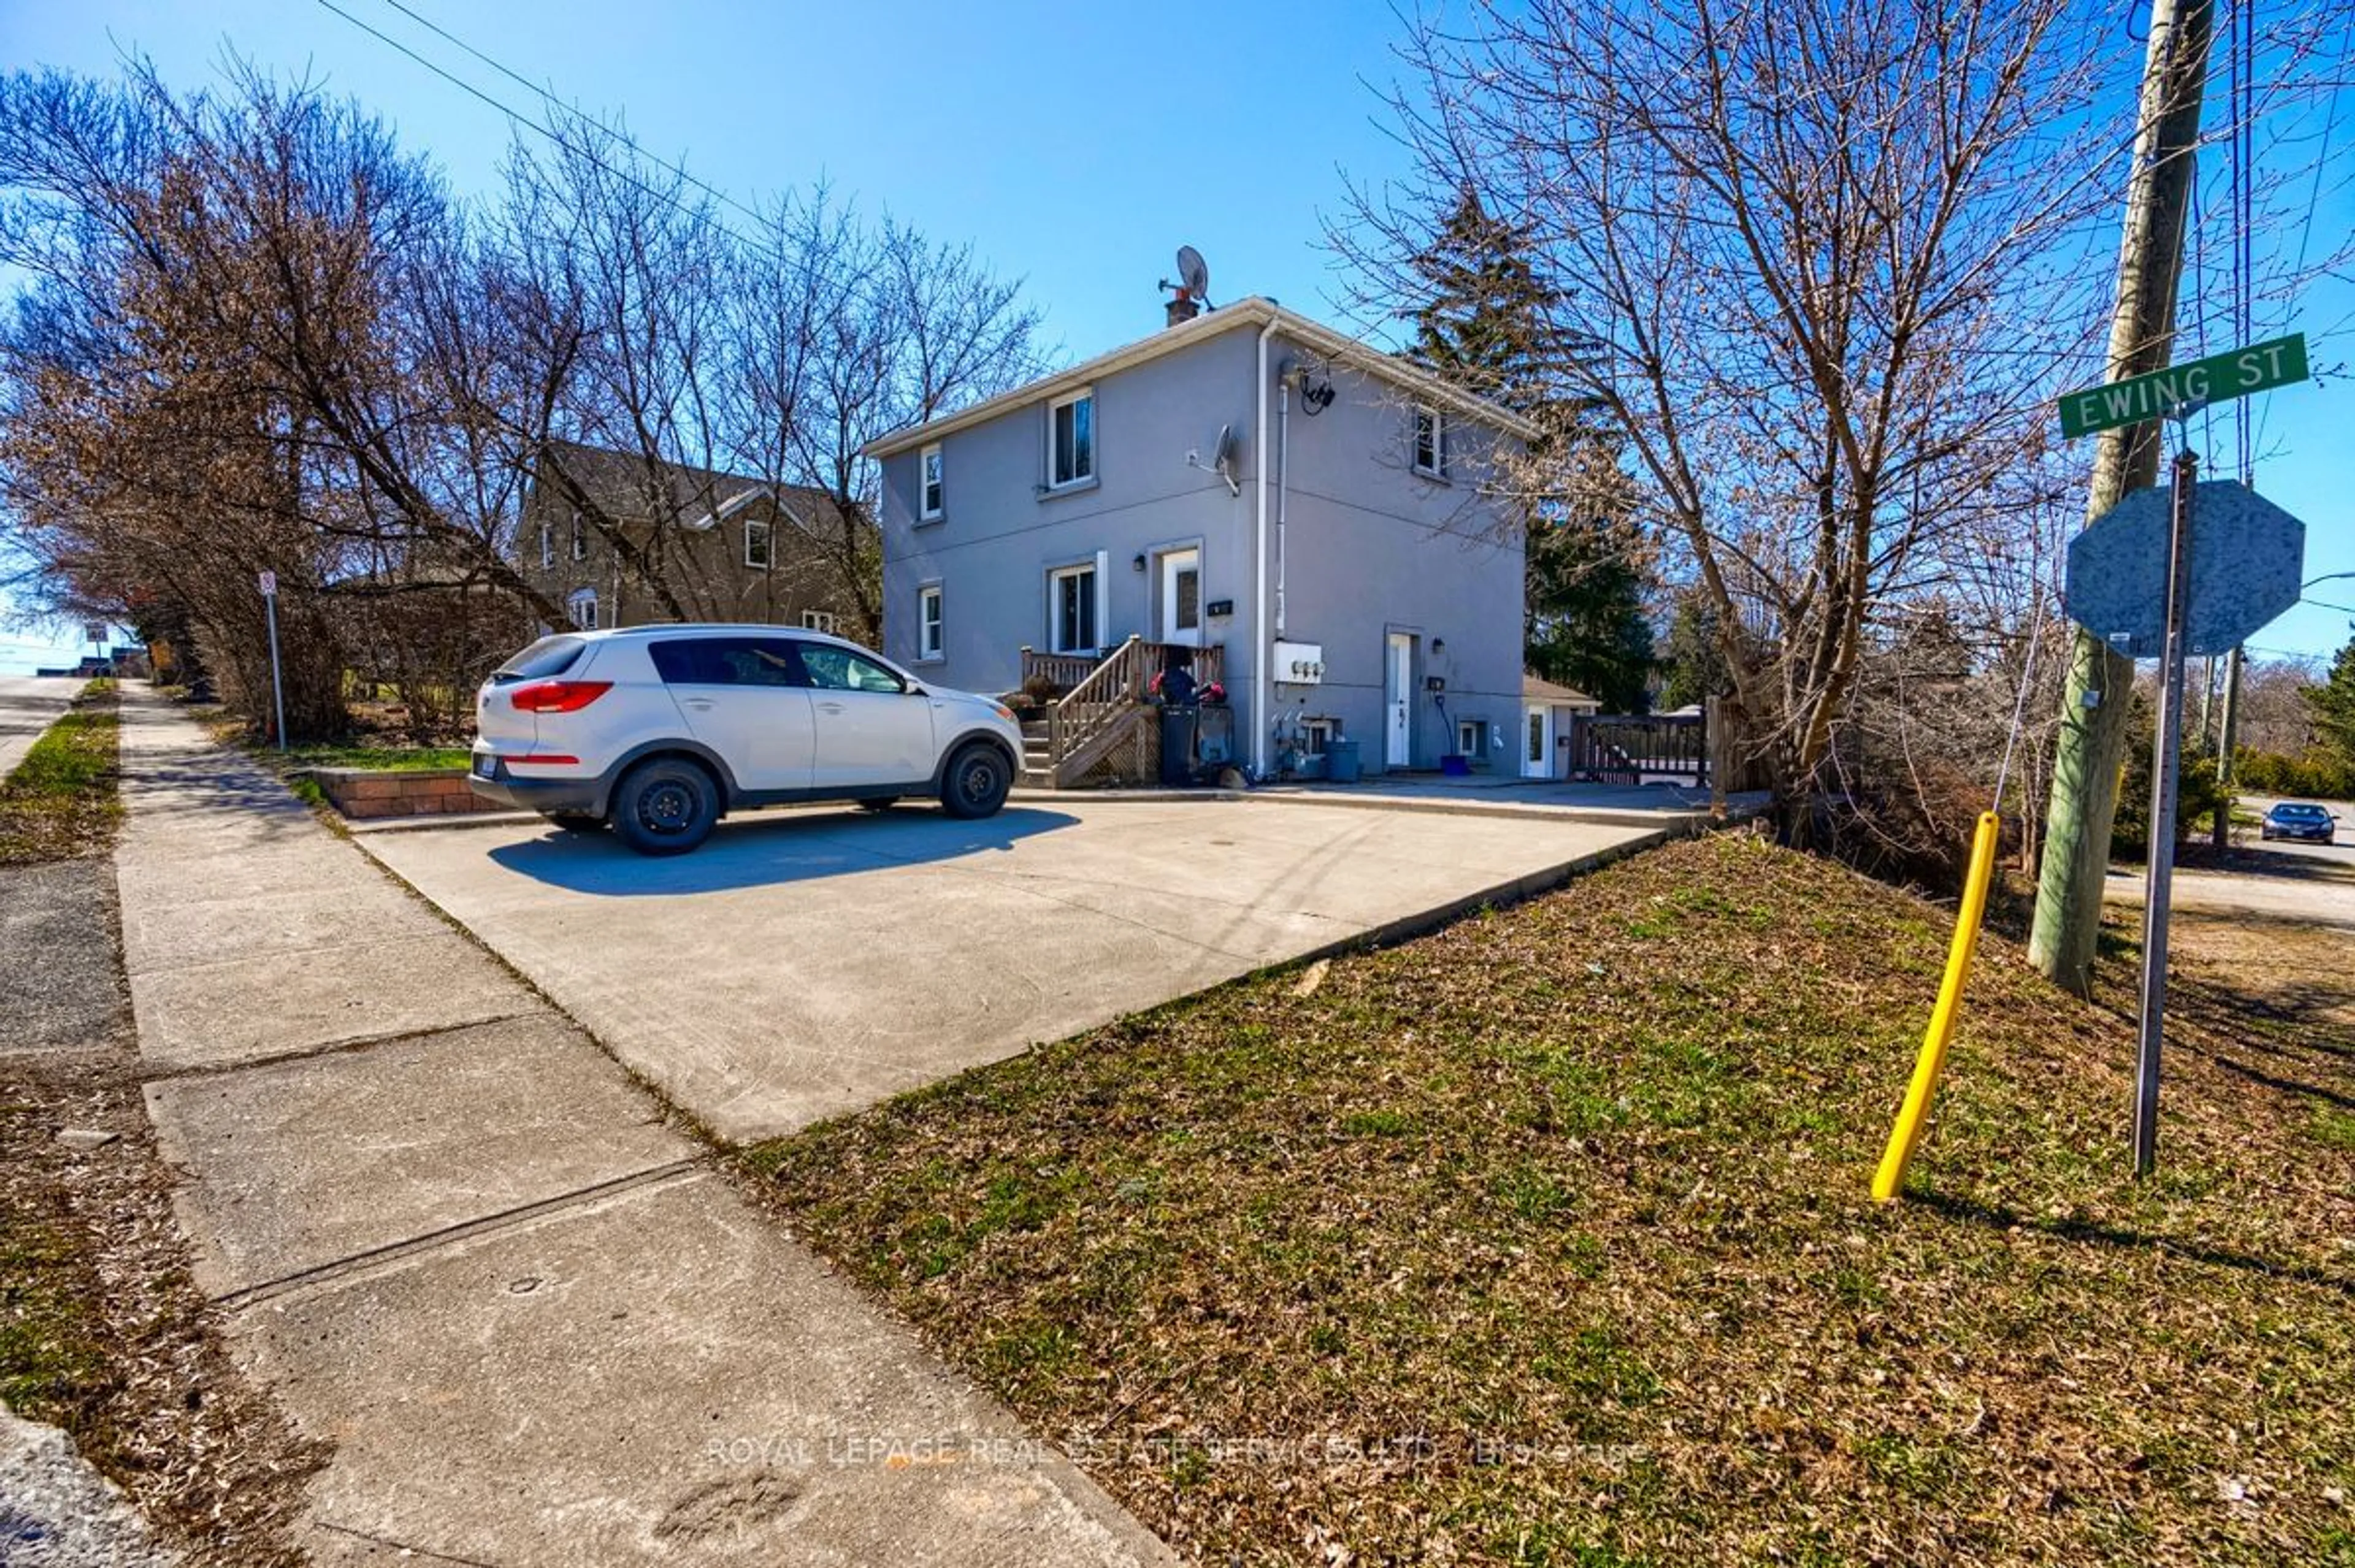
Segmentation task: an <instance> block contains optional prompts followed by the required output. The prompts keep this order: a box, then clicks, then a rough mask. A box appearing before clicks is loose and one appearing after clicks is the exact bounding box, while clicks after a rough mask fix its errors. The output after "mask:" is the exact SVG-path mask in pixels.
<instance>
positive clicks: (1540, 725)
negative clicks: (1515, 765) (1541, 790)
mask: <svg viewBox="0 0 2355 1568" xmlns="http://www.w3.org/2000/svg"><path fill="white" fill-rule="evenodd" d="M1524 727H1525V729H1526V730H1527V731H1528V732H1527V733H1526V734H1525V735H1524V736H1523V737H1522V740H1521V777H1523V778H1525V779H1543V778H1551V777H1552V776H1553V709H1550V708H1532V709H1529V718H1528V720H1527V721H1526V723H1525V726H1524Z"/></svg>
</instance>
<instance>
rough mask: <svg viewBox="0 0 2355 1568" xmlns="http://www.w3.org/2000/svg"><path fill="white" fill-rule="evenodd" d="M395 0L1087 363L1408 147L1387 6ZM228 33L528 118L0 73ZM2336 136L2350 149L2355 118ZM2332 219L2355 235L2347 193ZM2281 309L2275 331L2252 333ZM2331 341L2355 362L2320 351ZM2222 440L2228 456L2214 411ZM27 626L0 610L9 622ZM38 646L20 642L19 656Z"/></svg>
mask: <svg viewBox="0 0 2355 1568" xmlns="http://www.w3.org/2000/svg"><path fill="white" fill-rule="evenodd" d="M404 3H406V4H407V5H409V6H410V9H412V10H414V11H416V12H418V13H419V14H421V15H422V16H426V17H429V18H431V19H432V21H434V22H436V23H438V24H439V25H441V26H442V27H445V28H447V29H448V30H449V31H451V32H452V33H454V34H456V35H458V36H459V37H462V38H464V40H465V41H466V42H467V43H469V44H471V45H473V46H474V48H477V49H479V50H481V51H482V52H483V53H484V54H486V55H489V56H491V57H492V58H494V59H497V60H499V61H501V62H502V63H504V64H506V65H507V66H510V67H512V68H513V69H516V70H517V71H518V72H520V73H521V74H523V75H524V76H526V77H527V78H529V79H531V80H535V81H537V82H539V83H541V84H542V85H545V86H547V87H549V89H550V90H552V91H554V92H556V93H557V94H558V96H559V97H561V98H563V99H566V100H568V101H572V102H575V103H578V104H580V105H581V106H582V107H584V108H587V109H591V110H594V111H599V112H614V111H619V112H623V113H625V114H626V116H627V120H628V124H629V128H630V131H631V133H632V134H633V135H634V137H635V138H636V139H637V140H638V141H639V142H640V143H641V144H643V145H645V147H646V148H647V149H648V150H649V151H650V152H653V153H655V154H656V155H660V156H663V157H666V158H669V159H672V160H674V161H680V162H684V163H685V164H686V165H687V166H688V168H689V169H690V170H691V171H692V172H694V173H695V174H696V175H697V176H698V177H700V178H701V179H703V180H705V181H707V182H708V183H709V184H711V185H713V186H716V187H719V188H720V189H721V190H724V191H726V192H728V193H729V194H730V195H731V196H734V197H738V198H740V199H747V200H749V199H750V198H751V197H754V196H757V195H764V194H768V193H772V192H775V191H779V190H782V189H784V188H787V187H797V188H804V189H806V188H807V187H810V186H811V185H812V184H814V183H815V182H816V181H818V180H820V179H824V180H827V181H830V182H831V183H832V185H833V186H834V187H835V190H836V192H837V195H839V196H843V197H854V198H856V199H857V200H858V202H859V203H860V204H861V205H862V206H863V207H865V208H868V209H870V210H880V209H883V208H889V209H890V211H891V212H893V213H894V214H896V215H897V216H899V217H900V218H901V219H906V220H907V221H909V222H911V223H912V224H914V225H915V226H916V227H918V228H919V229H922V230H923V231H924V232H926V233H928V234H931V235H932V236H934V237H936V238H939V239H943V240H972V241H973V242H974V244H975V248H976V250H977V251H979V253H980V254H981V255H982V256H983V257H984V258H986V260H988V261H990V262H991V263H992V264H994V265H995V266H996V267H997V268H998V269H999V270H1000V271H1002V272H1006V273H1008V274H1011V275H1015V276H1018V277H1021V278H1022V279H1024V280H1025V281H1026V283H1027V285H1028V290H1029V292H1030V294H1031V296H1032V298H1034V299H1035V300H1037V301H1038V302H1039V303H1040V304H1043V305H1044V306H1045V307H1046V309H1047V312H1048V322H1049V328H1050V339H1052V340H1054V341H1058V342H1060V344H1061V345H1062V346H1063V347H1064V348H1065V349H1066V350H1067V351H1068V352H1069V353H1071V354H1072V355H1074V356H1085V355H1090V354H1093V353H1096V352H1098V351H1100V350H1102V349H1103V348H1107V347H1112V346H1114V345H1115V344H1118V343H1121V342H1124V341H1127V340H1128V339H1130V338H1133V337H1135V336H1142V335H1143V334H1144V333H1146V332H1147V331H1149V330H1152V329H1153V328H1154V327H1156V326H1157V325H1159V323H1160V307H1159V299H1160V296H1159V294H1158V293H1157V292H1156V288H1155V284H1156V281H1157V280H1159V279H1161V278H1164V277H1168V276H1171V275H1173V262H1172V256H1173V254H1174V252H1175V251H1176V250H1177V246H1178V245H1180V244H1183V243H1190V244H1193V245H1195V246H1197V247H1199V249H1200V250H1201V251H1202V252H1203V253H1204V254H1205V255H1206V256H1207V257H1208V258H1209V263H1210V272H1211V283H1212V290H1211V293H1212V297H1213V299H1217V300H1224V299H1227V298H1231V297H1235V296H1240V295H1242V294H1249V293H1263V294H1273V295H1275V296H1277V297H1279V298H1281V299H1282V300H1284V303H1285V304H1290V305H1292V306H1294V307H1295V308H1299V309H1304V310H1306V311H1308V312H1309V313H1310V314H1314V315H1325V316H1327V317H1334V316H1337V315H1339V312H1338V310H1337V307H1336V306H1335V304H1334V301H1335V300H1336V299H1337V296H1338V295H1339V294H1340V293H1341V292H1342V291H1341V290H1340V289H1339V288H1338V287H1337V278H1336V275H1335V274H1334V273H1333V272H1332V271H1331V261H1330V258H1329V257H1328V256H1327V255H1326V254H1325V252H1324V251H1322V250H1321V249H1320V248H1319V244H1318V241H1319V240H1320V237H1321V235H1322V232H1323V228H1322V226H1323V222H1324V220H1325V219H1328V218H1330V217H1333V216H1335V215H1337V213H1338V212H1339V211H1340V210H1341V209H1342V208H1344V207H1345V205H1346V202H1347V187H1346V185H1345V178H1347V177H1356V178H1359V179H1368V178H1372V179H1379V178H1380V177H1381V176H1384V175H1386V174H1389V173H1391V172H1392V171H1394V170H1396V169H1398V168H1399V167H1400V166H1401V163H1402V157H1401V154H1400V152H1399V150H1398V148H1397V147H1396V146H1395V144H1393V143H1392V142H1391V139H1390V136H1389V134H1388V133H1387V131H1386V129H1385V123H1386V121H1385V118H1384V111H1383V107H1382V104H1381V102H1380V99H1379V97H1378V94H1377V91H1376V89H1377V88H1379V87H1382V86H1386V85H1388V84H1389V83H1390V82H1391V80H1392V78H1393V76H1394V75H1395V72H1396V66H1395V61H1394V60H1393V59H1392V57H1391V53H1390V45H1391V40H1392V39H1393V38H1394V37H1397V35H1398V32H1399V25H1398V23H1397V20H1396V18H1395V16H1393V14H1392V11H1391V6H1390V5H1389V3H1388V0H1325V3H1324V4H1320V5H1275V4H1266V3H1262V4H1257V5H1245V4H1238V3H1233V0H1196V3H1194V4H1190V5H1172V6H1150V7H1149V6H1145V5H1128V4H1121V5H1046V4H1012V3H1004V0H998V3H982V4H975V3H972V0H967V3H964V4H935V3H932V0H902V3H900V4H897V5H888V6H885V5H816V4H811V3H808V0H786V3H783V4H771V5H743V4H737V5H727V4H718V3H714V0H674V3H672V4H667V5H646V4H645V3H644V0H638V3H635V4H621V3H616V0H572V3H568V4H562V5H557V4H550V3H548V0H508V3H506V4H502V5H466V6H461V5H456V4H453V0H404ZM336 5H340V6H341V7H342V8H343V9H345V10H346V11H348V12H350V13H351V14H352V15H353V16H357V17H358V18H360V19H361V20H363V21H365V22H367V23H368V24H369V25H370V26H372V27H378V29H380V30H381V31H383V32H385V33H387V34H389V35H391V36H392V37H396V38H398V39H400V40H401V41H402V42H404V43H406V44H409V45H410V47H411V48H416V49H417V50H418V51H419V52H420V53H422V54H425V55H427V56H428V57H429V58H431V59H434V60H436V61H437V62H438V63H441V64H442V65H443V66H444V67H445V68H446V69H450V70H452V71H453V73H455V74H457V75H460V76H462V77H464V78H466V79H468V80H472V81H474V82H475V83H476V84H478V85H479V86H481V87H482V88H483V89H484V90H485V91H487V92H489V93H490V94H491V96H493V97H495V98H498V99H502V100H504V101H507V102H508V103H510V104H513V105H515V106H517V107H518V108H522V107H527V106H529V103H530V100H529V99H528V96H527V94H526V93H525V91H524V90H523V89H522V88H521V87H518V86H517V85H516V84H515V83H514V82H512V81H508V80H503V79H501V78H499V77H498V76H496V74H495V73H494V72H493V71H491V70H490V69H488V68H486V67H485V66H483V65H481V64H479V63H478V62H476V61H474V60H471V59H467V58H465V57H464V55H463V54H461V53H460V52H459V51H458V50H457V49H455V48H453V47H452V46H451V45H449V44H447V43H445V42H443V41H442V40H441V39H438V38H435V37H432V35H431V34H429V33H427V32H425V31H424V29H422V28H421V27H418V26H417V24H415V23H414V22H412V21H410V20H409V19H408V18H407V17H404V16H401V15H400V13H399V12H398V11H397V10H395V9H393V8H392V7H390V6H389V5H387V4H385V0H336ZM2114 36H2115V35H2114ZM225 44H226V45H233V46H234V47H235V48H237V49H238V50H240V52H242V53H244V54H246V55H248V56H250V57H251V58H252V59H255V60H257V61H258V62H259V63H261V64H262V65H263V66H265V67H268V68H270V69H272V70H275V71H278V72H281V73H283V74H290V75H291V74H299V73H302V72H304V70H306V69H307V70H308V71H309V72H310V73H311V74H312V75H314V76H315V77H317V78H320V79H322V80H325V82H326V83H327V84H328V85H329V86H331V87H332V88H335V89H337V90H339V91H344V92H346V93H348V94H350V95H352V96H354V97H357V98H358V99H359V100H361V101H363V102H365V103H366V104H368V106H369V107H370V108H371V109H373V110H375V111H376V112H378V113H380V114H382V115H383V116H385V118H387V119H388V120H389V121H390V122H392V123H394V124H395V125H396V126H397V127H398V129H399V130H400V133H401V137H402V140H403V141H404V142H405V143H407V144H410V145H412V146H416V147H420V148H422V149H424V150H426V151H428V152H430V153H431V154H432V155H433V156H434V157H435V158H436V159H437V160H439V161H440V162H441V163H442V165H443V166H444V167H445V168H446V169H447V170H448V172H449V175H450V178H451V181H452V183H453V186H454V187H456V188H457V189H458V190H459V191H461V192H467V191H474V190H479V189H482V188H485V187H487V186H488V185H489V184H490V183H491V182H492V181H493V180H494V179H495V178H496V165H497V163H498V159H499V156H500V155H501V152H502V151H503V149H504V148H505V146H506V144H507V141H508V139H509V134H510V132H509V126H508V123H507V122H506V119H505V118H504V116H502V115H501V114H500V113H499V112H498V111H496V110H495V109H493V108H491V107H489V106H487V105H485V104H484V103H482V102H481V101H478V100H476V99H474V98H473V97H470V96H469V95H468V94H467V93H466V92H464V91H463V90H461V89H460V88H457V87H454V86H453V85H451V84H450V83H448V82H446V81H443V80H440V79H439V78H437V77H435V76H433V75H432V73H431V72H429V71H428V70H427V69H424V68H423V67H421V66H420V65H418V64H416V63H414V62H413V61H411V60H409V59H404V58H403V57H402V56H400V54H399V53H397V52H395V51H394V50H393V49H392V48H389V47H388V46H387V45H386V44H384V43H382V42H380V41H378V39H376V38H373V37H368V35H367V34H366V33H364V32H362V31H361V30H360V29H359V28H357V27H354V26H353V25H352V24H351V23H350V22H347V21H346V20H344V19H343V18H342V17H340V16H336V15H335V14H334V13H333V12H331V11H330V10H328V9H326V8H325V6H323V5H320V4H317V3H316V0H201V3H196V0H0V62H7V63H8V64H9V65H11V66H14V65H21V64H26V63H39V64H44V65H55V66H60V67H64V68H67V69H76V70H80V71H85V72H89V73H92V74H111V73H112V72H113V71H114V70H115V69H116V68H117V62H118V59H119V55H120V52H121V51H122V50H123V49H125V48H135V49H137V50H139V51H141V52H144V53H145V54H147V55H149V56H151V57H152V58H153V59H155V61H156V63H157V65H158V66H159V67H160V68H161V69H162V70H163V72H164V74H165V77H166V78H167V80H174V81H176V82H180V83H186V84H196V83H199V82H201V81H203V80H206V78H207V77H208V73H209V72H210V71H211V70H212V69H213V68H214V66H215V65H216V63H217V62H218V59H219V58H220V55H221V51H222V49H223V47H224V45H225ZM2343 139H2344V140H2347V141H2350V142H2355V115H2350V116H2349V122H2348V124H2347V125H2346V126H2345V128H2344V136H2343ZM2327 218H2328V222H2329V223H2331V224H2333V225H2335V228H2336V230H2337V232H2339V233H2342V234H2343V233H2344V232H2345V231H2346V230H2347V229H2348V228H2349V226H2350V221H2355V206H2350V204H2348V203H2346V202H2344V201H2341V202H2339V203H2337V204H2335V210H2333V211H2332V212H2330V213H2329V214H2328V215H2327ZM2318 245H2326V246H2327V241H2326V240H2318ZM2103 283H2104V284H2105V285H2106V283H2107V279H2106V278H2104V279H2103ZM2349 293H2350V291H2348V290H2346V289H2344V288H2341V289H2340V290H2339V291H2338V295H2337V297H2336V298H2333V299H2327V300H2315V299H2309V300H2308V301H2307V302H2305V304H2304V307H2303V308H2302V309H2301V312H2300V319H2299V320H2298V321H2296V322H2294V323H2290V324H2287V325H2303V326H2306V327H2307V330H2308V331H2309V332H2315V331H2318V330H2320V329H2322V328H2324V327H2329V326H2335V325H2337V324H2338V323H2339V322H2341V321H2345V320H2347V319H2348V318H2349V317H2350V314H2355V302H2350V298H2349V297H2348V296H2349ZM2283 325H2285V324H2282V323H2277V322H2274V323H2261V324H2260V326H2261V332H2260V336H2266V335H2269V334H2270V332H2271V331H2273V330H2278V329H2280V328H2281V327H2282V326H2283ZM2315 357H2316V359H2317V360H2318V362H2324V363H2328V362H2332V361H2336V360H2339V359H2343V358H2347V357H2350V356H2349V355H2348V354H2347V353H2346V351H2345V350H2344V349H2343V348H2340V347H2339V345H2338V344H2336V343H2333V342H2330V341H2328V340H2323V341H2318V342H2317V344H2316V345H2315ZM2349 398H2350V392H2349V389H2348V387H2347V385H2346V384H2345V383H2336V384H2329V385H2314V386H2307V387H2304V388H2299V389H2293V390H2290V391H2286V392H2280V393H2275V394H2274V395H2273V399H2274V400H2273V402H2272V404H2271V406H2270V407H2269V408H2268V410H2267V414H2266V421H2267V422H2266V433H2267V438H2268V443H2269V444H2277V445H2279V446H2281V447H2283V448H2284V449H2285V450H2284V451H2283V452H2282V453H2281V454H2280V455H2279V456H2277V457H2275V459H2274V460H2273V461H2272V462H2271V463H2270V464H2268V465H2267V466H2266V468H2265V469H2264V472H2263V473H2261V475H2260V476H2259V484H2260V487H2261V488H2263V489H2264V490H2265V491H2266V493H2267V494H2269V495H2271V496H2274V497H2275V498H2276V499H2278V500H2280V501H2281V502H2282V504H2284V505H2285V506H2287V507H2290V508H2291V509H2292V510H2293V511H2295V512H2296V513H2298V514H2299V515H2300V516H2302V517H2304V518H2305V519H2306V521H2307V575H2308V576H2317V575H2320V574H2322V573H2324V572H2327V571H2355V527H2350V507H2349V501H2348V497H2347V492H2348V490H2349V488H2350V486H2349V485H2348V484H2347V482H2346V475H2345V473H2344V470H2345V469H2346V467H2347V466H2348V464H2347V460H2346V458H2345V457H2344V456H2343V455H2342V454H2343V453H2346V452H2347V451H2348V450H2349V448H2348V445H2347V443H2346V440H2345V436H2344V432H2345V431H2346V430H2347V429H2348V428H2349V426H2350V422H2355V421H2350V418H2349V415H2350V408H2349V406H2348V404H2349ZM2334 416H2335V417H2334ZM2219 440H2220V455H2221V454H2222V453H2223V452H2228V451H2229V443H2225V442H2224V439H2223V436H2222V430H2221V429H2220V432H2219ZM2333 589H2338V590H2343V591H2345V592H2343V593H2342V594H2340V595H2339V597H2338V598H2337V600H2336V602H2337V603H2350V604H2355V581H2347V582H2343V583H2333V584H2329V585H2327V586H2326V587H2324V588H2319V589H2318V590H2317V591H2316V592H2317V593H2318V595H2322V596H2324V597H2329V596H2330V591H2331V590H2333ZM2349 619H2350V617H2349V616H2347V615H2345V614H2341V613H2336V612H2328V611H2323V610H2320V609H2318V608H2310V607H2301V608H2300V609H2299V610H2297V611H2296V612H2293V613H2292V614H2291V615H2289V616H2286V617H2285V618H2284V619H2282V620H2281V621H2278V622H2276V623H2275V624H2274V625H2273V626H2271V627H2270V628H2268V629H2267V630H2266V632H2265V633H2264V634H2263V635H2261V636H2260V637H2259V638H2258V639H2257V642H2258V644H2259V645H2261V646H2263V647H2265V648H2268V649H2287V650H2296V651H2299V652H2307V653H2325V652H2328V651H2329V650H2331V649H2334V648H2336V647H2337V646H2338V645H2339V644H2340V643H2342V642H2344V641H2345V640H2346V637H2347V625H2348V621H2349ZM21 635H26V634H25V631H24V628H23V627H22V626H21V625H16V626H5V625H0V638H7V637H14V636H21ZM67 635H68V636H71V635H74V634H73V633H71V632H69V633H68V634H67ZM21 660H22V653H21V650H19V649H17V648H14V647H11V646H9V645H6V643H5V641H0V669H6V668H8V667H10V666H11V664H12V662H21Z"/></svg>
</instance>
